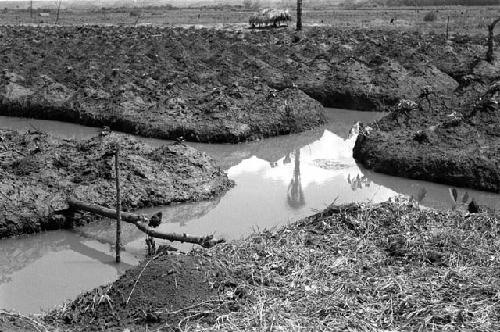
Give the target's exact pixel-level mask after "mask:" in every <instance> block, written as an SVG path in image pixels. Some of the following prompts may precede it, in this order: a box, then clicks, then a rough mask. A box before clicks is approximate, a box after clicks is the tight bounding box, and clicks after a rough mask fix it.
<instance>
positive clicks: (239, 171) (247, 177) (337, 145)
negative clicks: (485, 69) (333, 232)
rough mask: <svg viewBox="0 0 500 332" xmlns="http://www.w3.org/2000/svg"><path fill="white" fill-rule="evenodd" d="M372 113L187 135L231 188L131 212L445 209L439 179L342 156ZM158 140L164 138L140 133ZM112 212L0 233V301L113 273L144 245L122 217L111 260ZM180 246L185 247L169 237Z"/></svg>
mask: <svg viewBox="0 0 500 332" xmlns="http://www.w3.org/2000/svg"><path fill="white" fill-rule="evenodd" d="M381 116H382V114H380V113H378V114H377V113H368V112H357V111H346V110H334V109H330V110H328V117H329V123H328V125H325V126H324V127H322V128H319V129H316V130H311V131H308V132H305V133H302V134H299V135H288V136H282V137H276V138H270V139H266V140H262V141H259V142H253V143H246V144H239V145H221V144H199V143H189V144H190V145H192V146H194V147H196V148H197V149H199V150H202V151H205V152H207V153H208V154H210V155H212V156H213V157H214V158H215V159H216V160H217V161H218V162H219V164H220V165H221V166H222V167H223V168H224V169H226V170H227V173H228V176H229V177H230V178H231V179H233V180H235V182H236V186H235V188H233V189H231V190H230V191H228V192H227V193H226V194H225V195H223V196H222V197H219V198H217V199H215V200H213V201H207V202H199V203H188V204H181V205H175V206H169V207H162V208H155V209H148V210H142V211H139V212H141V213H144V214H152V213H154V212H157V211H158V210H161V211H163V215H164V218H163V219H164V223H163V224H162V225H161V226H160V229H161V230H162V231H165V232H177V233H188V234H193V235H206V234H214V235H215V236H216V237H223V238H225V239H228V240H231V239H238V238H241V237H243V236H245V235H247V234H249V233H251V232H253V231H258V230H262V229H269V228H273V227H277V226H279V225H283V224H286V223H288V222H291V221H294V220H297V219H300V218H302V217H304V216H307V215H310V214H313V213H314V212H316V211H320V210H322V209H323V208H325V207H326V206H328V205H329V204H330V203H332V202H336V203H339V204H340V203H347V202H380V201H385V200H387V199H389V198H390V197H394V196H397V195H405V196H412V195H413V196H417V195H418V193H419V192H422V188H425V191H426V195H425V197H424V199H423V201H422V204H423V205H424V206H428V207H434V208H450V207H451V198H450V195H449V192H448V188H449V187H448V186H445V185H439V184H434V183H430V182H425V181H415V180H408V179H404V178H397V177H391V176H387V175H383V174H378V173H374V172H372V171H368V170H365V169H363V168H362V167H360V166H359V165H357V164H356V162H355V161H354V159H353V158H352V148H353V146H354V142H355V139H356V132H355V130H354V131H353V130H351V128H352V127H353V125H354V124H355V123H356V122H358V121H361V122H370V121H373V120H375V119H377V118H379V117H381ZM0 128H11V129H17V130H29V129H34V128H36V129H39V130H44V131H47V132H51V133H52V134H54V135H58V136H60V137H64V138H76V139H84V138H88V137H91V136H92V135H95V134H96V133H97V132H98V131H99V129H97V128H89V127H83V126H79V125H73V124H68V123H61V122H56V121H40V120H27V119H18V118H12V117H0ZM141 140H142V141H145V142H147V143H149V144H153V145H160V144H165V142H166V141H161V140H155V139H144V138H141ZM466 191H467V192H468V195H469V196H470V197H473V198H474V199H475V200H476V201H477V202H478V203H480V204H485V205H489V206H490V207H493V208H499V207H500V199H499V198H500V196H499V195H495V194H490V193H485V192H478V191H474V190H462V189H459V196H460V197H461V195H463V194H464V193H465V192H466ZM114 234H115V230H114V223H113V221H112V220H108V221H104V222H101V223H98V224H93V225H88V226H85V227H82V228H79V229H77V230H75V231H72V232H69V231H58V232H50V233H45V234H41V235H36V236H31V237H24V238H20V239H9V240H2V241H0V252H2V253H3V254H2V256H1V257H2V258H1V259H2V261H1V263H2V264H1V265H2V267H1V268H0V307H3V308H10V309H15V310H18V311H21V312H24V313H28V312H39V309H40V307H43V308H49V307H51V306H54V305H57V304H60V303H61V302H62V301H64V300H65V299H67V298H71V297H74V296H76V295H77V294H78V293H79V292H81V291H84V290H88V289H91V288H93V287H96V286H99V285H101V284H104V283H106V282H110V281H112V280H114V279H115V278H116V277H117V276H119V275H120V274H121V273H122V272H123V271H124V270H125V269H126V268H128V267H130V266H132V265H134V264H136V263H137V261H138V259H139V258H141V257H143V256H144V253H145V243H144V240H145V236H144V234H143V233H142V232H140V231H138V230H137V229H135V227H134V226H131V225H128V224H125V225H124V229H123V239H122V240H123V244H124V247H125V250H126V251H125V253H124V255H125V257H126V259H125V263H122V264H121V265H116V264H114V263H113V260H114V256H113V252H114V251H113V250H114V249H113V247H112V245H111V244H112V243H113V239H114ZM173 245H174V246H176V247H178V248H180V249H181V250H188V249H189V248H190V246H189V245H185V244H173Z"/></svg>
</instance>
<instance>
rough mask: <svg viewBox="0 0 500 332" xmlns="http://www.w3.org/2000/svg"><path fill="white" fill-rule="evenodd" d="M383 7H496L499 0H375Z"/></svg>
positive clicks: (499, 2)
mask: <svg viewBox="0 0 500 332" xmlns="http://www.w3.org/2000/svg"><path fill="white" fill-rule="evenodd" d="M374 2H375V3H376V4H378V5H383V6H417V7H420V6H494V5H499V4H500V1H499V0H375V1H374Z"/></svg>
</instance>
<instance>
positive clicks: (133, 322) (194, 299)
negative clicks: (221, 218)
mask: <svg viewBox="0 0 500 332" xmlns="http://www.w3.org/2000/svg"><path fill="white" fill-rule="evenodd" d="M219 274H220V273H219V272H218V271H217V269H216V268H215V267H214V266H213V264H212V262H210V261H209V260H208V259H207V258H205V257H202V256H193V255H182V254H181V255H177V254H167V253H164V254H159V255H157V256H154V257H152V258H150V259H147V260H145V261H144V262H143V263H142V264H141V265H140V266H138V267H136V268H134V269H132V270H129V271H127V272H126V273H125V274H124V275H123V276H122V277H121V278H120V279H119V280H117V281H116V282H114V283H113V284H110V285H108V286H103V287H101V288H97V289H95V290H93V291H90V292H88V293H85V294H82V295H80V296H79V297H78V298H77V299H76V300H75V301H73V302H71V303H69V304H67V305H65V306H64V307H63V309H62V310H58V311H54V312H53V314H52V315H50V316H49V318H48V319H46V321H48V322H54V323H56V324H61V323H63V324H62V325H60V327H61V328H63V330H66V329H68V330H77V331H100V330H103V329H105V330H116V331H122V330H123V328H125V327H127V328H132V327H133V330H134V331H135V330H143V329H144V328H146V326H147V325H149V326H163V327H167V328H168V327H170V328H171V329H175V328H177V324H178V323H179V321H180V320H182V319H183V318H184V317H185V314H186V313H187V312H189V311H190V309H193V308H196V307H198V306H202V304H203V303H204V302H210V301H215V302H217V299H218V296H219V294H218V291H217V289H214V287H215V286H214V283H213V280H215V279H216V276H217V275H219ZM200 316H203V315H200Z"/></svg>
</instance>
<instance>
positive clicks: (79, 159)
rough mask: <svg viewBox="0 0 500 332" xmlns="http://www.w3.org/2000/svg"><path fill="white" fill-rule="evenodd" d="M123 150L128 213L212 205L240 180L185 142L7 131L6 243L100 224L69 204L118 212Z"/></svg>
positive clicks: (2, 186) (1, 168)
mask: <svg viewBox="0 0 500 332" xmlns="http://www.w3.org/2000/svg"><path fill="white" fill-rule="evenodd" d="M116 144H118V145H119V146H120V149H121V152H120V154H121V158H120V172H121V173H120V174H121V178H122V180H121V182H122V185H121V191H122V208H123V210H125V211H130V210H134V209H139V208H143V207H150V206H157V205H166V204H170V203H173V202H186V201H198V200H204V199H210V198H213V197H214V196H217V195H220V194H221V193H223V192H224V191H225V190H227V189H228V188H229V187H231V186H232V182H231V181H230V180H229V179H228V178H227V176H226V174H225V173H224V172H223V171H222V170H221V169H220V168H219V167H217V166H215V162H214V161H213V160H212V159H211V158H210V157H209V156H207V155H206V154H204V153H201V152H198V151H197V150H195V149H194V148H191V147H188V146H186V145H184V144H172V145H166V146H163V147H160V148H152V147H150V146H148V145H145V144H142V143H139V142H138V141H136V140H134V139H132V138H130V137H127V136H124V135H117V134H108V135H104V136H100V137H95V138H92V139H90V140H87V141H80V142H77V141H72V140H58V139H55V138H53V137H50V136H48V135H46V134H44V133H40V132H28V133H24V134H20V133H17V132H15V131H7V130H1V131H0V195H1V196H2V198H1V199H0V238H2V237H7V236H12V235H17V234H22V233H34V232H38V231H41V230H47V229H57V228H62V227H71V226H72V225H73V224H74V223H80V222H83V221H85V220H93V218H90V217H89V216H87V215H85V214H79V213H76V214H72V213H70V211H68V205H67V202H66V200H67V198H68V197H74V198H77V199H79V200H82V201H85V202H89V203H96V204H99V205H102V206H106V207H109V208H114V206H115V199H116V198H115V173H114V172H115V171H114V164H115V162H114V153H113V151H114V146H115V145H116Z"/></svg>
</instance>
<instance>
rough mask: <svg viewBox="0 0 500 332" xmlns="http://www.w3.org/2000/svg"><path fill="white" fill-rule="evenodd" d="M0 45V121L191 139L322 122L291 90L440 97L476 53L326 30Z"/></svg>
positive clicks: (178, 33)
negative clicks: (19, 119) (14, 118)
mask: <svg viewBox="0 0 500 332" xmlns="http://www.w3.org/2000/svg"><path fill="white" fill-rule="evenodd" d="M0 36H1V41H2V43H3V44H2V45H3V47H4V50H3V52H2V54H3V57H2V66H3V68H4V70H5V72H4V73H3V75H2V77H1V79H0V114H2V115H18V116H31V117H36V118H43V119H58V120H61V119H64V120H65V121H72V122H77V123H82V124H88V125H107V126H110V127H111V128H113V129H116V130H121V131H125V132H129V133H134V134H140V135H142V136H151V137H158V138H176V137H179V136H183V137H185V138H186V139H188V140H193V141H201V142H232V143H234V142H239V141H245V140H252V139H258V138H262V137H268V136H273V135H279V134H288V133H293V132H299V131H302V130H305V129H308V128H311V127H314V126H316V125H318V124H321V123H323V122H324V116H323V114H322V111H321V107H320V105H319V103H317V102H316V101H314V100H312V99H311V98H309V97H308V96H306V95H305V94H304V93H302V92H301V91H299V89H300V90H302V91H304V92H305V93H307V95H309V96H312V97H313V98H315V99H316V100H318V101H320V102H321V103H322V104H323V105H324V106H328V107H338V108H352V109H360V110H375V111H385V109H386V108H387V107H388V106H393V105H395V104H397V102H398V101H399V100H400V99H402V98H403V99H414V98H416V97H417V96H418V95H419V94H420V93H421V92H422V91H423V90H425V89H427V90H429V89H430V90H432V91H434V92H437V93H443V94H450V93H451V92H453V91H454V90H455V89H456V88H457V87H459V85H460V84H462V81H463V80H464V77H466V76H467V75H468V74H469V73H470V71H471V69H470V68H471V64H472V63H474V61H476V59H477V57H479V56H483V55H484V52H485V41H484V38H481V37H468V36H456V37H454V38H452V39H451V40H450V41H446V40H445V38H444V36H441V35H421V34H418V33H410V32H399V31H382V30H380V31H377V30H375V31H371V30H370V31H368V30H341V29H333V28H312V29H309V30H307V31H306V32H304V33H295V32H294V31H289V30H279V31H278V30H269V31H260V32H250V31H218V30H214V29H181V28H175V29H171V28H154V27H141V28H130V27H59V28H29V27H15V28H13V27H0ZM83 49H84V50H85V54H83V53H82V50H83ZM294 87H296V88H294ZM297 88H298V89H297ZM275 89H277V90H279V91H277V90H275Z"/></svg>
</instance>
